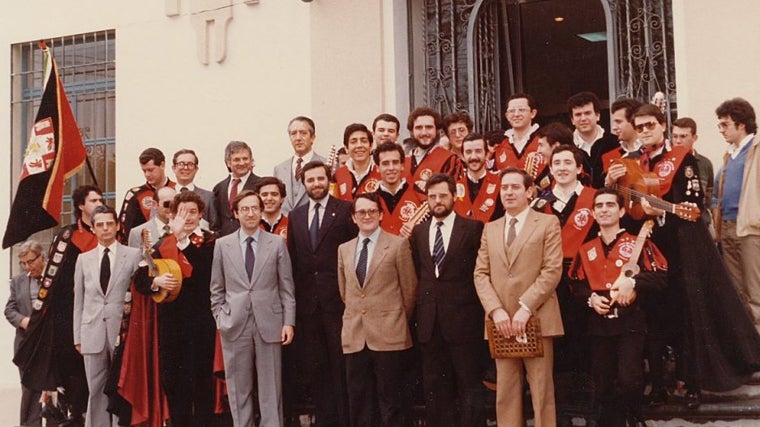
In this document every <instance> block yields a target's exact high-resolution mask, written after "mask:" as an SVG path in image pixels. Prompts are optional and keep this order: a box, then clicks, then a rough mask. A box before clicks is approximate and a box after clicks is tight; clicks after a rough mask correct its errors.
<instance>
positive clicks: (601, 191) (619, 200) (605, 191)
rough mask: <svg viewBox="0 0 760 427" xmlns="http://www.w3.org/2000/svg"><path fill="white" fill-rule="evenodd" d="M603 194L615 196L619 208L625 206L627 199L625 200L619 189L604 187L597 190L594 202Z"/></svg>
mask: <svg viewBox="0 0 760 427" xmlns="http://www.w3.org/2000/svg"><path fill="white" fill-rule="evenodd" d="M602 194H614V195H615V198H616V199H617V204H618V207H621V208H622V207H623V206H624V205H625V199H624V198H623V195H622V194H621V193H620V192H619V191H618V190H617V188H613V187H602V188H600V189H598V190H596V193H594V202H596V198H597V197H599V196H601V195H602Z"/></svg>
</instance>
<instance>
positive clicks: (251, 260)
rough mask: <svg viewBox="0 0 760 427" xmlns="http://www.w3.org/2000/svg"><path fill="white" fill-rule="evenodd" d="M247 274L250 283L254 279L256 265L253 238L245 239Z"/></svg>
mask: <svg viewBox="0 0 760 427" xmlns="http://www.w3.org/2000/svg"><path fill="white" fill-rule="evenodd" d="M245 243H246V247H245V272H246V273H248V281H249V282H250V281H251V278H252V277H253V265H254V264H255V263H256V255H254V254H253V236H248V238H247V239H245Z"/></svg>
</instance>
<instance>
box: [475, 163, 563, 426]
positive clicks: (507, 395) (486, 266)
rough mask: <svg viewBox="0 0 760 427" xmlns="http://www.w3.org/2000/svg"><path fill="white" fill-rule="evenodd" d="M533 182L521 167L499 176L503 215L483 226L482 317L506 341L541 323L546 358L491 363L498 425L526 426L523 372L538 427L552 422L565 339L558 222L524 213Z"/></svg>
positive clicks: (478, 273) (478, 277) (478, 268)
mask: <svg viewBox="0 0 760 427" xmlns="http://www.w3.org/2000/svg"><path fill="white" fill-rule="evenodd" d="M532 188H533V179H532V178H531V177H530V175H528V174H526V173H525V172H524V171H522V170H520V169H516V168H513V167H509V168H506V169H504V170H503V171H502V172H501V188H500V196H501V201H502V203H503V205H504V210H505V212H506V213H505V215H504V217H502V218H499V219H498V220H496V221H493V222H490V223H488V224H486V226H485V228H484V229H483V236H482V238H481V242H480V251H479V252H478V259H477V263H476V265H475V274H474V276H475V288H476V290H477V292H478V296H479V297H480V301H481V303H482V304H483V308H484V309H485V313H486V315H487V316H488V317H490V318H491V319H492V320H493V321H494V323H495V324H496V328H497V330H498V331H499V333H501V334H502V335H504V336H507V337H510V336H519V335H522V334H523V333H525V325H526V324H527V322H528V320H529V319H530V318H531V317H532V316H538V318H539V319H540V320H541V332H542V334H543V346H544V356H543V357H539V358H522V359H517V358H515V359H497V360H496V374H497V380H496V384H497V385H496V387H497V389H496V418H497V421H498V423H499V426H523V425H524V421H523V418H522V414H523V409H522V390H523V385H522V384H523V366H524V367H525V371H527V374H528V383H529V384H530V389H531V398H532V400H533V412H534V414H535V425H536V427H545V426H555V425H556V424H557V420H556V413H555V406H554V381H553V379H552V366H553V363H554V357H553V355H554V349H553V346H552V344H553V337H555V336H560V335H562V334H563V333H564V331H563V329H562V318H561V317H560V312H559V304H558V302H557V295H556V293H555V291H554V289H555V288H556V286H557V283H559V279H560V276H561V273H562V243H561V239H560V227H559V221H558V220H557V218H556V217H555V216H553V215H546V214H541V213H538V212H535V211H533V210H532V209H529V208H528V202H529V199H530V198H531V196H532V194H531V193H532V191H531V189H532Z"/></svg>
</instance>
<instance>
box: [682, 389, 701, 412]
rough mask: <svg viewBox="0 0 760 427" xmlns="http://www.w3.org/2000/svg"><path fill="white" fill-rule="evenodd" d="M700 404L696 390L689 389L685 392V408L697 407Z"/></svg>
mask: <svg viewBox="0 0 760 427" xmlns="http://www.w3.org/2000/svg"><path fill="white" fill-rule="evenodd" d="M701 404H702V399H701V396H700V395H699V392H698V391H690V392H688V393H686V408H687V409H697V408H699V405H701Z"/></svg>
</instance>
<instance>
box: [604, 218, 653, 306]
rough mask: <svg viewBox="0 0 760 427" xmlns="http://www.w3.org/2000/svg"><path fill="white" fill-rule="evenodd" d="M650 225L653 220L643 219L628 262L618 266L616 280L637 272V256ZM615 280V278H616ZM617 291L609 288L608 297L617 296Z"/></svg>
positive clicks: (649, 230)
mask: <svg viewBox="0 0 760 427" xmlns="http://www.w3.org/2000/svg"><path fill="white" fill-rule="evenodd" d="M652 227H654V221H653V220H651V219H648V220H646V221H644V224H643V225H642V226H641V230H639V235H638V236H636V243H634V245H633V251H631V257H630V258H628V262H626V263H625V264H623V266H622V267H620V274H619V275H618V280H620V279H622V278H624V277H625V278H631V277H633V276H635V275H637V274H639V271H640V268H639V258H640V257H641V251H642V250H643V249H644V243H645V242H646V240H647V237H649V234H650V233H651V232H652ZM616 281H617V280H616ZM633 292H634V295H636V291H635V290H634V291H633ZM617 294H618V291H617V290H616V289H611V290H610V297H612V298H613V299H614V298H615V297H616V296H617Z"/></svg>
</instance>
